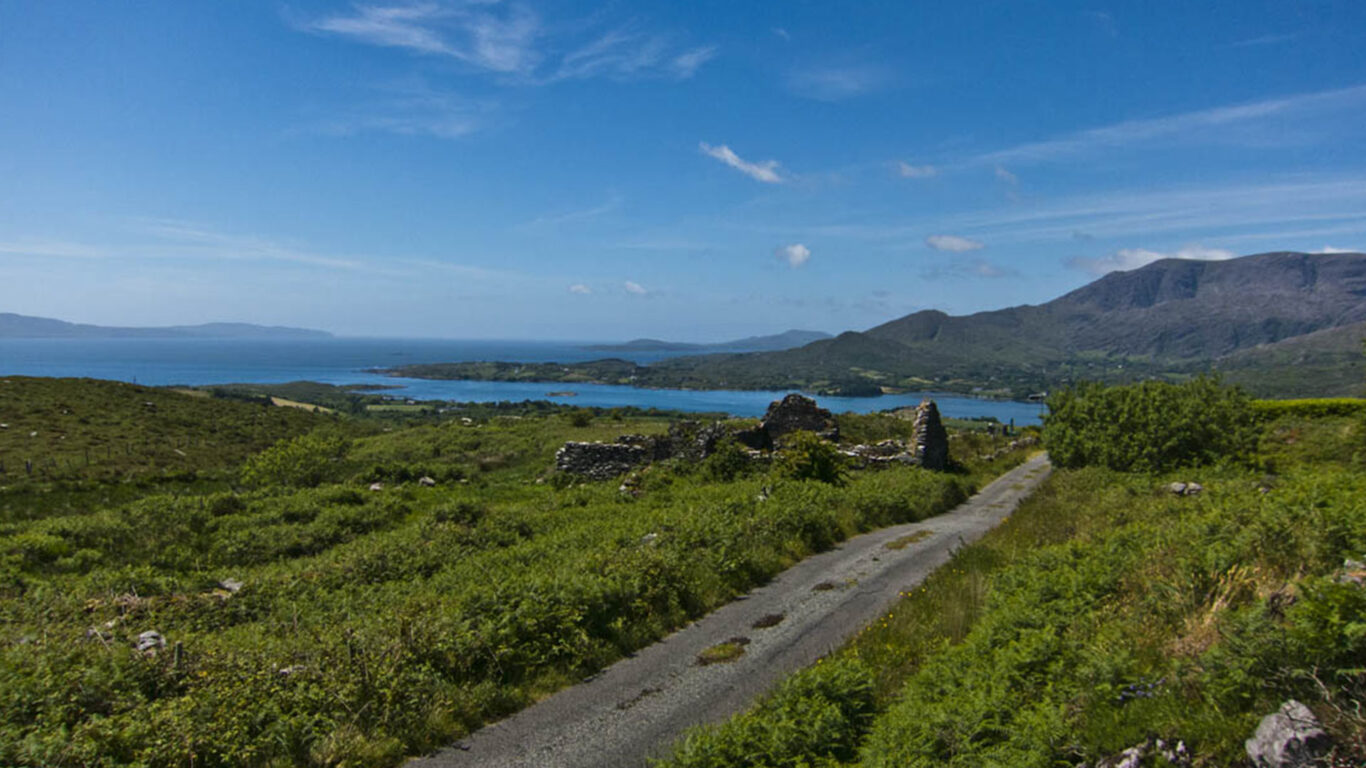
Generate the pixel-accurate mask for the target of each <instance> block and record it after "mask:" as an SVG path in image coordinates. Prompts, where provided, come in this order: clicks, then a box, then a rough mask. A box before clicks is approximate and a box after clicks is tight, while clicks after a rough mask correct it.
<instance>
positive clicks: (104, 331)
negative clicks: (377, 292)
mask: <svg viewBox="0 0 1366 768" xmlns="http://www.w3.org/2000/svg"><path fill="white" fill-rule="evenodd" d="M0 338H3V339H265V338H279V339H329V338H332V334H330V333H327V332H326V331H313V330H308V329H306V328H286V327H283V326H265V325H252V324H250V323H204V324H202V325H170V326H165V327H160V328H123V327H117V326H104V325H86V324H83V323H68V322H66V321H65V320H53V319H51V318H47V317H30V316H28V315H16V314H13V313H9V312H0Z"/></svg>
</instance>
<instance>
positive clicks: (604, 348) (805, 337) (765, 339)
mask: <svg viewBox="0 0 1366 768" xmlns="http://www.w3.org/2000/svg"><path fill="white" fill-rule="evenodd" d="M828 338H831V336H830V334H828V333H824V332H822V331H800V330H795V329H794V330H789V331H783V332H782V333H775V334H772V335H770V336H749V337H746V338H743V339H736V340H735V341H722V342H717V343H715V344H697V343H690V342H682V341H661V340H659V339H632V340H631V341H627V342H624V343H621V344H594V345H591V346H589V347H586V349H592V350H596V351H599V352H739V351H746V352H769V351H780V350H784V349H792V348H793V347H801V346H804V345H807V344H810V343H811V342H813V341H820V340H821V339H828Z"/></svg>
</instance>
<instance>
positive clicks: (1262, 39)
mask: <svg viewBox="0 0 1366 768" xmlns="http://www.w3.org/2000/svg"><path fill="white" fill-rule="evenodd" d="M1299 36H1300V34H1299V33H1298V32H1293V33H1286V34H1281V35H1259V36H1257V37H1249V38H1247V39H1246V40H1238V41H1236V42H1232V43H1229V44H1228V45H1226V46H1224V47H1226V48H1259V47H1261V46H1265V45H1279V44H1281V43H1288V42H1290V41H1291V40H1294V39H1296V38H1298V37H1299Z"/></svg>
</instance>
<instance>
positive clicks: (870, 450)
mask: <svg viewBox="0 0 1366 768" xmlns="http://www.w3.org/2000/svg"><path fill="white" fill-rule="evenodd" d="M915 413H916V415H915V421H914V423H913V425H912V430H911V431H912V435H913V437H912V439H911V442H910V443H909V444H907V443H905V442H902V441H899V440H884V441H882V442H880V443H878V444H877V445H872V446H869V445H859V446H855V447H854V448H852V449H851V450H848V451H845V454H846V455H848V456H852V457H855V458H857V459H859V460H860V461H862V462H863V464H864V465H865V466H885V465H892V464H905V465H910V466H922V467H925V468H927V469H936V470H943V469H947V468H948V465H949V439H948V432H947V431H946V430H945V429H944V425H943V423H942V422H941V421H940V418H939V409H938V408H937V407H936V406H935V404H934V401H932V400H925V401H924V402H922V403H921V404H920V406H919V407H918V408H916V412H915ZM798 430H807V431H810V432H814V433H816V434H817V435H819V436H820V437H821V438H823V439H826V440H830V441H832V442H836V441H838V440H839V423H838V422H837V421H836V419H835V416H834V414H832V413H830V411H828V410H826V409H824V408H821V407H820V406H818V405H816V401H815V400H812V399H811V398H809V397H805V396H803V395H799V394H795V393H794V394H790V395H787V396H786V397H784V398H783V399H782V400H775V401H774V402H773V403H772V404H771V405H769V407H768V411H767V412H765V413H764V418H763V421H761V422H760V423H759V425H758V426H757V427H752V428H749V429H732V428H730V427H727V426H726V425H725V424H723V423H721V422H714V423H712V424H707V425H703V424H700V423H698V422H696V421H681V422H677V423H675V424H671V425H670V426H669V431H668V433H667V434H664V435H658V436H647V435H622V436H620V437H618V438H617V440H616V442H612V443H584V442H576V441H571V442H568V443H565V444H564V446H563V447H561V448H560V449H559V450H558V451H556V453H555V469H556V470H558V471H560V472H565V473H568V474H572V475H578V476H580V477H583V478H586V479H589V480H608V479H611V478H614V477H617V476H620V475H624V474H626V473H627V472H630V471H631V470H632V469H635V468H637V467H639V466H641V465H644V464H648V463H650V462H653V461H663V460H666V459H673V458H681V459H687V460H689V461H701V460H702V459H705V458H707V457H708V456H710V455H711V454H712V453H713V452H714V451H715V450H716V446H717V445H718V444H719V443H720V442H721V441H722V440H723V439H725V438H727V437H730V438H732V439H734V440H735V441H736V442H737V443H739V444H740V445H742V446H744V447H746V448H748V449H749V452H750V456H751V457H752V458H756V459H758V458H760V457H761V456H762V452H763V451H771V450H772V449H773V446H774V444H775V442H776V441H777V440H778V438H780V437H782V436H783V435H787V434H789V433H792V432H796V431H798Z"/></svg>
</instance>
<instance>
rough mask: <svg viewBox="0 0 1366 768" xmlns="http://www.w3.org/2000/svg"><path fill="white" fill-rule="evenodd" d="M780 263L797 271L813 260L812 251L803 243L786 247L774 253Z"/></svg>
mask: <svg viewBox="0 0 1366 768" xmlns="http://www.w3.org/2000/svg"><path fill="white" fill-rule="evenodd" d="M773 255H774V256H776V257H777V258H778V260H779V261H781V262H783V263H785V264H787V266H789V267H791V268H792V269H796V268H797V267H800V266H801V265H803V264H805V263H806V262H808V261H810V260H811V249H810V248H807V247H806V246H805V245H802V244H801V243H793V244H791V245H784V246H782V247H780V248H778V249H777V250H775V251H774V252H773Z"/></svg>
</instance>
